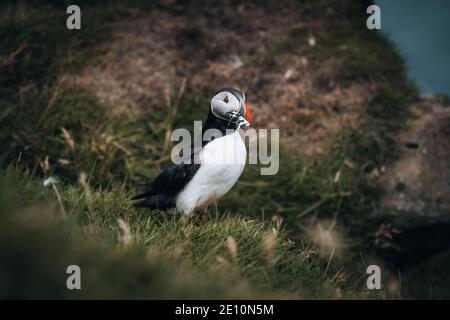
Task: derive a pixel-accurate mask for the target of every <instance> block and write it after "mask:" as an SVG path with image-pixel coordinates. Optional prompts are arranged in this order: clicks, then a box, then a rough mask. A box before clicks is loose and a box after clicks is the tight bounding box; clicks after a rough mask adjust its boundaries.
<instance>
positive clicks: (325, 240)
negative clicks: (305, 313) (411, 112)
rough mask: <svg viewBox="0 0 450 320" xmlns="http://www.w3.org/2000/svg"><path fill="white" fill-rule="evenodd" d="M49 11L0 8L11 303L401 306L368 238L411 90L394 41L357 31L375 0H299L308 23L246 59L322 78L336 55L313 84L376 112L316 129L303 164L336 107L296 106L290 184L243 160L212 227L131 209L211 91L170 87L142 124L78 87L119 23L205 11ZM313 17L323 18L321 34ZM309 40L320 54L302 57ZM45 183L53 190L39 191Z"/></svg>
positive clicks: (124, 107) (197, 39)
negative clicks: (286, 62) (301, 65)
mask: <svg viewBox="0 0 450 320" xmlns="http://www.w3.org/2000/svg"><path fill="white" fill-rule="evenodd" d="M43 3H44V4H39V5H31V4H25V3H23V2H21V3H20V4H16V3H15V2H10V3H6V4H3V5H2V7H1V10H0V39H1V45H0V71H1V72H0V110H1V111H0V128H1V130H0V147H1V149H2V150H3V152H2V154H1V155H0V161H1V167H2V173H1V176H2V177H1V193H0V195H1V199H0V208H1V209H0V210H1V211H0V212H1V216H0V220H1V223H0V246H1V248H0V255H1V258H0V261H2V262H1V265H0V268H1V269H2V272H1V275H0V276H1V277H2V281H0V283H2V286H3V287H2V288H0V295H1V296H2V297H8V298H12V297H57V298H90V297H95V298H268V297H275V298H397V297H401V288H400V287H399V286H398V276H397V275H396V274H392V275H391V274H388V273H386V275H385V278H386V279H385V280H386V283H387V282H389V283H390V284H392V286H389V287H388V286H386V289H385V290H383V291H381V292H378V293H371V292H369V291H368V290H367V289H365V278H364V277H365V265H367V263H368V261H369V260H370V259H371V258H370V257H371V255H372V253H373V252H374V251H375V250H376V249H377V248H379V247H383V246H389V239H388V238H384V237H382V236H381V237H377V236H375V235H374V234H375V232H376V230H377V229H378V228H379V227H380V224H382V223H384V221H379V219H380V218H379V216H376V217H375V216H374V213H375V211H376V202H377V199H378V196H379V194H380V190H379V187H378V184H377V181H376V180H375V179H373V172H374V171H376V170H378V169H380V168H382V167H383V166H385V165H387V164H389V163H390V162H391V161H392V160H393V159H395V158H396V156H397V155H398V148H397V146H396V140H395V136H396V134H397V133H398V132H399V131H400V130H401V129H402V123H403V122H404V120H405V119H406V118H407V117H408V105H409V104H410V103H411V102H412V101H414V100H415V99H417V92H416V90H415V88H414V86H413V85H411V84H410V83H409V82H408V81H407V80H406V78H405V70H404V65H403V61H402V59H401V57H400V56H399V55H398V53H397V52H396V51H395V49H394V48H393V47H392V46H391V44H390V43H389V42H388V41H387V40H386V39H385V38H383V37H382V36H380V35H379V34H377V33H370V34H368V33H367V30H365V29H364V28H361V27H360V24H361V21H364V20H363V19H364V17H365V10H364V6H365V5H366V4H367V3H366V2H364V1H362V2H361V3H355V2H353V1H333V2H332V3H331V4H330V2H324V1H305V2H304V4H302V5H301V6H300V7H301V10H302V11H301V17H302V18H304V20H305V21H306V22H307V23H306V24H295V25H292V26H290V31H289V32H287V33H286V34H284V37H283V38H280V39H279V41H278V42H271V43H269V45H268V48H269V49H268V51H267V52H264V53H262V54H261V55H260V56H258V55H255V59H254V60H251V62H249V64H251V67H255V66H257V67H258V68H262V69H261V70H264V74H267V75H269V74H271V72H272V71H273V70H274V69H276V68H277V63H278V62H277V59H278V58H279V57H282V56H283V55H285V54H288V55H289V54H298V55H301V56H304V57H306V58H307V59H309V60H308V61H310V62H309V63H310V64H312V65H313V66H314V65H327V64H328V63H330V61H332V60H334V59H337V61H339V63H338V64H334V67H333V70H332V73H331V75H328V76H327V75H321V76H320V77H319V79H316V78H314V81H315V83H316V84H317V85H316V86H315V88H316V87H317V88H318V89H317V88H316V89H315V90H318V92H317V95H319V96H320V93H322V94H326V92H327V90H332V89H327V88H331V87H333V86H336V85H335V84H333V83H338V84H339V88H338V89H339V90H345V88H349V87H351V88H353V86H355V85H361V86H363V88H366V89H367V91H368V92H370V99H369V100H370V102H369V103H368V104H367V105H358V108H357V109H356V110H350V111H349V110H342V111H330V113H333V112H334V113H339V112H341V113H345V114H347V113H348V114H350V113H354V114H355V115H356V116H355V117H356V118H357V121H354V122H352V123H351V124H349V125H348V126H344V127H339V130H338V131H337V132H331V133H328V132H327V133H321V134H320V149H321V150H322V152H309V151H308V150H307V149H308V147H309V146H310V145H312V144H315V143H317V142H313V136H314V133H313V131H314V128H315V126H314V124H315V123H317V122H320V121H321V119H320V117H319V116H318V115H319V114H322V113H324V112H328V111H324V110H328V109H327V108H328V105H326V104H324V105H320V104H319V105H313V104H312V102H313V100H312V98H310V99H311V101H310V100H307V102H311V108H312V109H311V110H310V111H311V114H310V115H309V116H308V115H304V116H302V117H299V116H298V114H297V113H296V112H297V111H296V110H297V109H293V110H292V111H291V112H292V113H291V114H287V116H288V119H289V121H288V122H287V123H284V126H285V127H287V128H296V129H297V131H298V132H297V133H292V132H288V131H289V130H288V129H286V132H287V133H286V135H285V136H283V137H284V138H285V139H284V138H283V140H282V145H281V155H280V161H281V163H280V172H279V173H278V174H277V175H276V176H266V177H264V176H260V175H259V168H258V167H257V166H248V167H247V168H246V171H245V173H244V175H243V177H242V178H241V180H240V181H239V183H238V184H237V185H236V186H235V187H234V188H233V190H232V191H231V192H230V194H228V195H227V196H226V197H225V199H223V201H221V202H220V203H219V205H218V207H217V208H210V210H209V213H208V214H209V218H210V219H209V220H210V221H209V222H208V223H206V224H205V225H199V224H198V223H197V225H192V224H191V223H186V222H184V221H182V220H180V219H179V217H176V216H170V215H165V214H164V213H161V212H149V211H146V210H137V209H134V208H132V207H131V202H130V200H129V198H130V196H131V195H132V194H134V192H135V187H134V186H135V183H136V182H137V181H138V180H140V179H142V176H145V177H148V178H151V177H154V176H155V175H156V174H157V173H158V172H159V171H160V170H161V169H162V168H164V166H165V165H167V164H168V162H169V161H170V158H169V157H170V149H171V144H170V141H168V139H167V134H168V132H170V131H171V130H172V129H174V128H177V127H190V126H191V125H192V121H193V120H201V119H203V118H204V115H205V112H206V110H207V101H208V95H209V94H210V92H212V90H214V89H217V88H209V87H208V82H207V81H205V82H204V83H203V84H202V85H198V86H196V85H194V84H192V85H190V86H185V83H184V84H183V83H181V84H180V83H179V82H177V81H173V84H172V86H171V87H170V90H167V91H165V92H160V91H157V92H155V93H153V94H155V95H158V96H160V97H162V98H161V101H162V102H158V103H160V104H159V105H156V106H153V107H152V108H153V109H150V110H147V111H146V112H145V111H142V110H138V109H136V108H134V107H132V103H131V102H130V103H129V104H127V103H124V102H123V101H109V100H108V99H102V98H101V97H100V95H99V94H97V93H98V92H96V90H93V89H92V88H90V87H89V86H86V85H83V84H80V81H78V80H77V79H78V78H77V77H79V76H80V75H84V76H85V73H89V70H91V69H93V70H96V69H95V66H97V65H98V64H101V63H102V62H100V61H101V59H103V58H104V57H107V58H108V52H111V50H113V49H111V47H108V44H109V43H111V41H114V32H117V30H116V29H115V28H117V25H118V24H119V25H120V23H121V22H123V21H130V20H131V21H133V19H139V18H142V17H144V18H145V17H147V16H149V15H151V14H153V12H155V11H158V10H159V11H158V12H160V13H161V12H162V13H163V14H165V15H166V14H167V15H173V18H174V19H176V17H178V16H179V15H180V14H181V13H180V12H182V11H179V10H181V9H183V6H188V7H189V6H190V5H191V7H189V8H191V9H192V8H193V9H192V10H194V11H195V8H196V7H198V4H197V3H196V2H195V1H194V2H193V3H192V4H185V3H183V2H180V3H177V5H176V6H175V8H170V7H166V6H164V5H162V4H152V5H146V4H143V3H141V2H140V1H129V3H125V2H119V1H117V2H116V1H106V2H104V1H98V2H91V1H89V2H88V1H86V2H83V1H81V2H80V6H81V7H82V12H83V27H82V30H81V31H77V32H71V31H68V30H67V29H66V28H65V17H66V14H65V4H61V3H59V2H55V1H44V2H43ZM269 3H270V2H269ZM105 4H108V6H106V7H105ZM105 8H107V9H105ZM180 8H181V9H180ZM325 8H328V9H329V10H328V11H325V10H324V9H325ZM207 9H208V8H207ZM207 9H205V10H207ZM202 10H203V9H202ZM322 12H327V13H326V14H325V16H321V18H320V19H319V18H317V17H318V16H320V14H321V13H322ZM306 17H308V18H306ZM316 18H317V19H319V20H320V21H322V20H323V21H322V22H323V23H320V24H318V25H315V24H314V22H313V21H315V20H314V19H316ZM321 19H322V20H321ZM225 20H226V19H225ZM319 20H318V21H319ZM224 23H225V24H227V23H229V24H230V25H231V26H234V28H237V29H239V28H241V29H239V30H241V31H242V32H246V30H247V29H246V28H247V27H248V28H250V29H251V27H249V26H245V25H244V26H239V25H234V24H233V23H232V22H230V21H228V22H227V21H225V22H224ZM115 30H116V31H115ZM313 35H314V37H315V39H317V45H314V46H311V45H309V46H308V45H307V43H308V38H310V37H312V36H313ZM203 36H204V30H201V29H198V27H194V26H192V27H189V28H184V29H182V30H181V31H180V32H179V33H177V34H176V37H177V39H178V40H179V41H180V43H189V44H190V45H194V46H196V45H199V46H200V44H201V43H203V41H204V40H202V39H203V38H202V37H203ZM305 43H306V45H305ZM344 43H345V46H346V47H345V48H346V49H345V50H343V49H342V48H343V47H342V46H343V44H344ZM183 48H185V47H183ZM119 49H120V48H119ZM219 49H220V48H219ZM219 49H217V50H218V51H217V52H215V53H214V52H209V51H208V54H211V55H214V54H217V55H220V54H221V53H220V50H219ZM183 50H184V49H183ZM186 50H187V52H190V51H189V50H191V49H189V46H187V49H186ZM103 63H104V62H103ZM266 72H267V73H266ZM94 73H95V72H94ZM136 77H139V75H138V74H137V75H136ZM261 77H262V76H261ZM254 86H255V87H254V90H253V92H255V91H257V90H256V89H257V88H258V86H264V81H261V83H256V84H255V85H254ZM341 87H342V88H341ZM148 90H149V91H152V88H148ZM155 91H156V90H155ZM253 94H255V95H256V97H255V98H256V100H257V99H258V98H259V99H262V98H263V97H261V96H259V97H258V96H257V94H256V93H253ZM111 95H112V96H113V95H114V92H111ZM338 102H339V101H338ZM280 108H284V107H283V106H280ZM286 108H288V107H286ZM336 108H338V109H339V106H336ZM342 108H344V107H342ZM291 109H292V108H291ZM344 109H345V108H344ZM286 110H288V109H286ZM286 110H284V111H286ZM286 112H287V111H286ZM254 113H255V114H256V115H257V116H258V113H259V117H260V119H261V122H260V124H259V127H260V128H263V127H265V126H266V125H267V126H268V125H269V123H270V121H271V119H270V118H265V116H266V114H267V113H268V112H267V109H264V108H261V109H260V110H256V111H254ZM308 117H310V119H309V118H308ZM326 117H328V115H327V116H326ZM329 118H330V119H334V118H332V117H331V116H329ZM325 120H326V119H325ZM294 131H295V130H294ZM283 134H284V133H283ZM302 135H304V136H308V137H310V140H306V141H305V140H302V139H301V136H302ZM48 177H57V178H58V180H59V182H58V183H57V184H56V185H55V186H50V187H44V186H43V181H44V179H46V178H48ZM69 264H78V265H80V267H81V269H82V272H83V290H82V291H80V292H73V291H68V290H66V288H65V285H64V283H65V279H66V274H65V269H66V267H67V265H69ZM31 280H33V281H31ZM3 284H4V285H3ZM410 296H414V293H410Z"/></svg>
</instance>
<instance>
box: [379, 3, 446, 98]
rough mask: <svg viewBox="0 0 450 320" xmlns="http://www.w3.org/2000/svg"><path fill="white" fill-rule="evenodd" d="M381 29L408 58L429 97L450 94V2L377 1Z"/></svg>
mask: <svg viewBox="0 0 450 320" xmlns="http://www.w3.org/2000/svg"><path fill="white" fill-rule="evenodd" d="M375 3H376V4H377V5H378V6H380V9H381V30H382V31H383V32H384V33H385V34H387V35H388V36H389V38H390V39H391V40H392V41H393V42H394V43H395V44H396V45H397V47H398V48H399V49H400V52H401V53H402V54H403V56H404V57H405V58H406V63H407V66H408V75H409V78H410V79H411V80H413V81H414V82H415V83H416V84H417V85H418V87H419V89H421V91H422V92H423V93H425V94H447V95H450V0H428V1H419V0H376V1H375Z"/></svg>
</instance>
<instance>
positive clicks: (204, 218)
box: [199, 213, 208, 224]
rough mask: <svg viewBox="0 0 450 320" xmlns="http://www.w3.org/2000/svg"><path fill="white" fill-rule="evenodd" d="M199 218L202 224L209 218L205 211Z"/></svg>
mask: <svg viewBox="0 0 450 320" xmlns="http://www.w3.org/2000/svg"><path fill="white" fill-rule="evenodd" d="M199 219H200V223H201V224H205V223H206V220H208V218H207V217H206V214H204V213H202V214H200V216H199Z"/></svg>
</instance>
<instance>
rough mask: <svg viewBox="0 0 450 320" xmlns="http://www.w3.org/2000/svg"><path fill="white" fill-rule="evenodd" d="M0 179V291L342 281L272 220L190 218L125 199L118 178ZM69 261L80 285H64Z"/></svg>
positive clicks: (303, 294) (324, 288)
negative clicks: (197, 221) (126, 234)
mask: <svg viewBox="0 0 450 320" xmlns="http://www.w3.org/2000/svg"><path fill="white" fill-rule="evenodd" d="M0 186H1V193H0V194H1V198H0V208H1V214H0V220H1V224H0V226H1V227H0V228H1V231H0V239H1V241H0V244H1V250H0V256H1V261H2V265H1V267H2V273H1V277H2V278H3V280H2V290H1V292H2V294H1V295H2V297H3V298H49V297H51V298H91V297H95V298H169V297H170V298H255V297H259V298H264V297H278V298H283V297H285V298H286V297H290V298H314V297H316V298H317V297H321V298H324V297H332V294H333V292H334V291H333V290H338V288H339V286H340V285H342V283H338V282H337V280H336V279H334V278H335V277H333V276H334V274H333V270H332V269H329V271H328V272H324V266H325V264H326V260H325V259H322V258H320V257H319V256H316V255H312V256H308V253H309V252H310V251H311V248H310V247H309V246H308V245H307V244H304V243H297V244H294V243H293V242H292V241H290V240H289V239H288V235H287V233H286V230H284V229H283V228H280V227H279V226H277V225H276V224H273V223H272V222H270V221H264V220H261V219H250V218H243V217H242V216H240V215H235V214H230V213H228V214H227V213H217V214H216V213H211V215H210V222H208V223H206V224H205V225H202V226H195V225H192V224H191V223H182V222H181V221H180V220H179V219H178V218H172V217H169V216H167V215H163V214H157V213H153V214H150V213H149V212H148V211H139V210H136V209H134V208H132V206H131V202H130V200H129V196H130V193H129V192H126V191H124V190H123V189H121V188H113V189H112V190H110V191H103V190H93V189H91V188H89V187H88V186H86V187H84V188H83V187H77V186H61V185H57V186H56V187H55V188H53V189H52V188H46V187H44V186H42V184H41V181H38V180H36V179H34V178H32V177H30V176H25V175H23V174H22V173H20V172H18V171H17V170H14V169H9V170H7V171H6V172H5V171H3V172H2V175H1V178H0ZM119 218H120V219H123V220H124V221H125V222H126V223H127V224H128V225H129V228H130V235H131V238H130V241H129V242H124V241H122V238H123V231H122V230H121V229H120V227H119V224H118V220H117V219H119ZM229 237H231V238H232V239H233V241H234V242H235V246H236V249H234V248H233V247H231V246H230V244H228V241H231V240H227V239H229ZM70 264H77V265H79V266H80V267H81V269H82V275H83V278H82V279H83V282H82V286H83V290H82V291H79V292H72V291H68V290H66V288H65V277H66V274H65V269H66V268H67V266H68V265H70ZM14 266H16V267H14ZM125 275H126V276H125ZM331 288H334V289H333V290H331Z"/></svg>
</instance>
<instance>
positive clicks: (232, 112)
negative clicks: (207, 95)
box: [210, 88, 253, 125]
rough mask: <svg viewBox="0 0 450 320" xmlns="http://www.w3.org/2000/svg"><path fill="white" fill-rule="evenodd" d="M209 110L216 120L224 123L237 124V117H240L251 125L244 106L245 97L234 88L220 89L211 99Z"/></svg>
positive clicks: (250, 116)
mask: <svg viewBox="0 0 450 320" xmlns="http://www.w3.org/2000/svg"><path fill="white" fill-rule="evenodd" d="M210 110H211V113H212V114H213V115H214V116H215V117H216V118H219V119H222V120H224V121H228V122H230V121H231V122H233V121H234V122H237V121H238V118H239V116H241V117H243V118H244V119H245V120H247V121H248V123H249V124H250V125H253V118H252V114H251V113H250V109H249V108H248V107H247V105H246V104H245V95H244V93H243V92H242V91H240V90H237V89H234V88H222V89H220V90H219V91H217V92H216V94H214V97H213V98H212V99H211V104H210ZM244 122H245V121H244ZM247 125H248V124H247Z"/></svg>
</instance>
